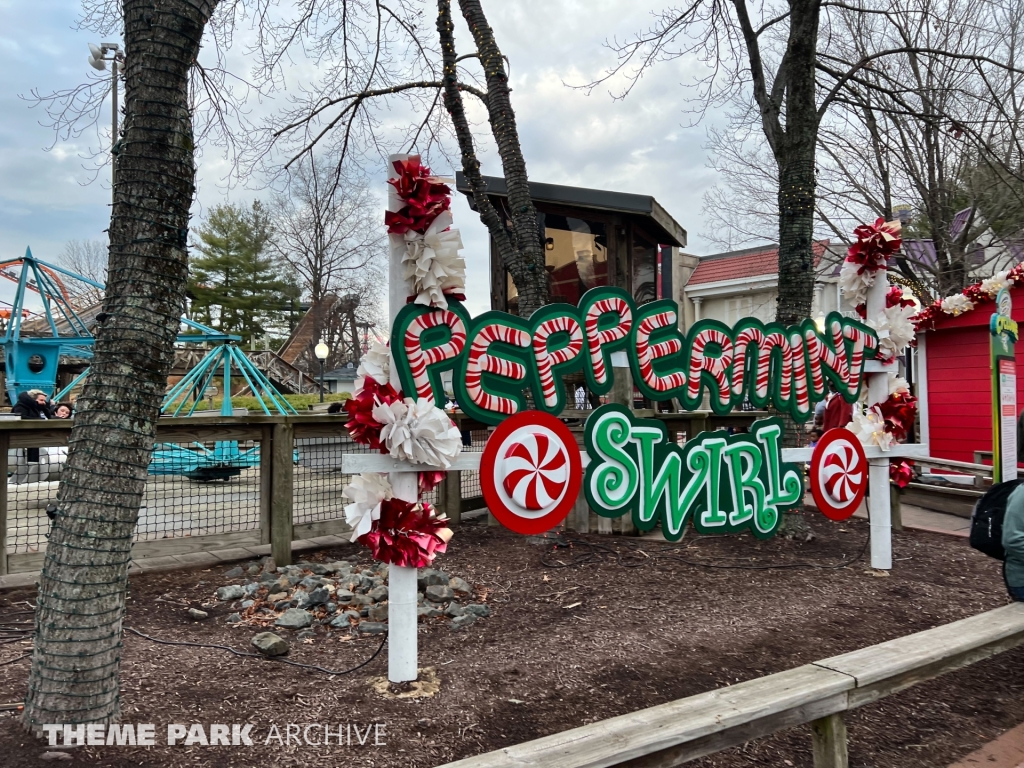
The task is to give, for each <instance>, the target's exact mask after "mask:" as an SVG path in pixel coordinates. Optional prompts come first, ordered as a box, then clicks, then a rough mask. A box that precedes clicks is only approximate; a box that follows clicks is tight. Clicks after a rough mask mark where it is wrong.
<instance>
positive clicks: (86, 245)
mask: <svg viewBox="0 0 1024 768" xmlns="http://www.w3.org/2000/svg"><path fill="white" fill-rule="evenodd" d="M107 250H108V246H107V244H106V243H102V242H100V241H99V240H68V241H67V243H65V244H64V250H63V251H61V253H60V256H58V257H57V261H58V263H59V264H60V266H62V267H64V268H66V269H69V270H71V271H72V272H75V273H77V274H79V275H81V276H82V277H85V278H87V279H89V280H92V281H93V282H94V283H100V284H103V285H106V282H107ZM63 279H64V281H65V283H70V285H69V286H68V288H69V293H72V294H73V295H74V297H75V299H76V300H77V303H78V304H80V305H83V306H85V305H88V304H95V303H96V302H98V301H100V300H101V299H102V298H103V291H101V290H100V289H99V288H96V287H95V286H92V285H89V284H88V283H84V282H80V281H78V280H72V279H69V278H67V277H64V278H63Z"/></svg>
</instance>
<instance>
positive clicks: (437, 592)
mask: <svg viewBox="0 0 1024 768" xmlns="http://www.w3.org/2000/svg"><path fill="white" fill-rule="evenodd" d="M426 595H427V600H433V601H434V602H435V603H443V602H445V601H446V600H451V599H452V598H453V597H455V593H454V592H453V591H452V588H451V587H449V586H442V585H439V584H432V585H431V586H429V587H427V589H426Z"/></svg>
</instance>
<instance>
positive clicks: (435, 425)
mask: <svg viewBox="0 0 1024 768" xmlns="http://www.w3.org/2000/svg"><path fill="white" fill-rule="evenodd" d="M373 418H375V419H376V420H377V421H378V422H379V423H381V424H383V425H384V427H383V429H381V431H380V440H381V442H382V443H383V444H384V447H386V448H387V449H388V453H390V454H391V455H392V456H393V457H394V458H396V459H404V460H406V461H411V462H413V463H414V464H427V465H430V466H433V467H440V468H442V469H448V467H450V466H451V463H452V462H453V461H454V460H455V457H456V456H458V455H459V453H460V452H461V451H462V433H460V432H459V430H458V428H457V427H456V426H455V425H454V424H452V420H451V419H450V418H449V417H448V414H446V413H445V412H444V411H442V410H441V409H440V408H438V407H437V406H435V405H434V404H433V403H432V402H430V401H429V400H427V399H425V398H422V397H421V398H420V399H419V400H413V399H412V398H410V397H407V398H405V400H402V401H396V402H394V403H391V404H389V405H378V406H377V407H376V408H374V409H373Z"/></svg>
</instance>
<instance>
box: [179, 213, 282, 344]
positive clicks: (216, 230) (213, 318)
mask: <svg viewBox="0 0 1024 768" xmlns="http://www.w3.org/2000/svg"><path fill="white" fill-rule="evenodd" d="M196 235H197V237H198V240H197V242H194V243H193V248H194V249H195V250H196V251H198V252H199V254H200V255H199V256H197V257H196V258H194V259H192V261H191V264H190V268H189V271H190V275H189V291H190V292H191V294H192V296H193V301H192V311H193V317H194V318H195V319H197V320H200V321H201V322H205V323H206V324H207V325H211V326H213V327H214V328H217V329H218V330H221V331H224V332H225V333H235V334H238V335H240V336H241V337H242V338H243V340H244V341H249V340H250V339H252V338H259V337H261V336H263V335H265V333H266V329H267V326H268V325H271V324H276V322H277V321H279V319H280V316H281V313H282V312H283V311H284V312H286V311H287V310H288V309H289V308H290V307H291V305H292V303H293V301H294V300H295V299H297V298H298V293H299V288H298V286H297V285H296V283H295V281H294V280H288V279H287V278H286V277H284V276H283V275H282V274H281V273H280V272H279V271H278V267H277V266H276V264H275V261H274V259H273V258H272V257H271V256H269V255H267V253H266V251H267V248H268V246H269V243H270V239H271V237H272V236H273V225H272V222H271V218H270V215H269V214H268V212H267V210H266V209H265V208H264V207H263V205H262V204H261V203H260V202H259V201H258V200H257V201H256V202H254V203H253V204H252V208H251V209H246V208H244V207H242V206H239V205H231V204H227V205H218V206H215V207H214V208H212V209H211V210H210V215H209V216H208V217H207V219H206V222H205V223H204V224H203V226H202V227H200V228H199V229H198V231H197V232H196Z"/></svg>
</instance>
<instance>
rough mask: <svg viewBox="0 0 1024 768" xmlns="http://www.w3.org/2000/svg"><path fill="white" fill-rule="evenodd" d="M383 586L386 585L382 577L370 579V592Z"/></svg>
mask: <svg viewBox="0 0 1024 768" xmlns="http://www.w3.org/2000/svg"><path fill="white" fill-rule="evenodd" d="M383 584H384V579H382V578H381V577H380V576H373V577H372V578H371V579H370V591H371V592H372V591H373V590H375V589H376V588H377V587H379V586H381V585H383Z"/></svg>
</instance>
